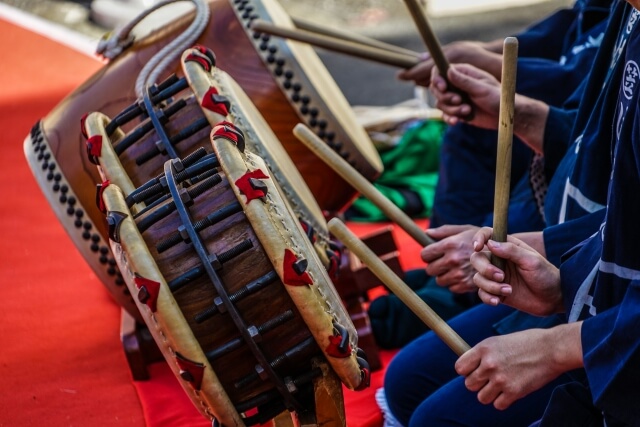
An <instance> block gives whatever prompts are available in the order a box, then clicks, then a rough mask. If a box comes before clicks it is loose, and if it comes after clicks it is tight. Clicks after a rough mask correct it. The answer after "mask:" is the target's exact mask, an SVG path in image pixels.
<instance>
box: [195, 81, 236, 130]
mask: <svg viewBox="0 0 640 427" xmlns="http://www.w3.org/2000/svg"><path fill="white" fill-rule="evenodd" d="M202 107H203V108H206V109H207V110H209V111H213V112H214V113H218V114H220V115H221V116H225V117H226V116H227V115H228V114H229V101H228V100H227V99H226V98H224V97H222V96H220V95H219V94H218V89H216V88H215V87H210V88H209V90H208V91H207V93H205V94H204V96H203V97H202ZM226 123H228V122H226ZM216 128H217V126H216ZM214 130H215V128H214ZM234 142H237V138H236V139H235V140H234Z"/></svg>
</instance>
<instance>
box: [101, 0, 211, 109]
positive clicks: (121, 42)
mask: <svg viewBox="0 0 640 427" xmlns="http://www.w3.org/2000/svg"><path fill="white" fill-rule="evenodd" d="M178 1H184V0H166V1H163V2H160V3H158V4H156V5H154V6H152V7H150V8H149V9H146V10H144V11H142V12H141V13H140V14H139V15H138V16H136V17H135V18H134V19H133V20H132V21H131V22H129V23H128V24H127V25H125V26H124V27H122V28H120V29H118V30H115V31H113V32H111V33H107V34H106V35H105V36H104V37H103V38H102V39H101V40H100V41H99V42H98V47H97V48H96V53H97V54H98V55H100V56H102V57H104V58H107V59H113V58H115V57H117V56H118V55H120V54H121V53H122V52H123V51H124V50H125V49H126V48H128V47H129V46H131V44H133V41H134V37H133V35H132V34H131V32H132V31H133V29H134V28H135V27H136V26H137V25H138V24H139V23H140V22H141V21H142V20H143V19H144V18H146V17H147V16H149V15H150V14H151V13H152V12H154V11H156V10H158V9H160V8H162V7H164V6H166V5H168V4H171V3H176V2H178ZM189 1H191V2H192V3H194V5H195V16H194V18H193V22H191V25H189V27H188V28H187V29H186V30H185V31H184V32H182V33H181V34H180V35H179V36H178V37H176V38H175V39H174V40H173V41H171V43H169V44H168V45H166V46H165V47H163V48H162V49H161V50H160V51H159V52H158V53H156V54H155V55H154V56H153V57H152V58H151V59H150V60H149V61H148V62H147V63H146V65H145V66H144V67H143V68H142V71H140V74H139V75H138V79H137V80H136V86H135V90H136V94H137V96H138V97H142V96H143V94H144V92H145V88H146V87H147V86H148V85H150V84H153V83H155V82H156V80H158V78H159V77H160V75H161V74H162V73H163V72H164V71H165V70H166V69H167V68H168V67H169V65H170V64H172V63H173V62H175V61H176V59H177V58H178V57H179V56H180V55H182V52H183V51H184V50H185V49H187V48H189V47H191V46H192V45H193V44H194V43H195V41H196V40H197V39H198V37H200V34H202V32H203V31H204V29H205V28H206V26H207V23H208V22H209V14H210V11H209V6H208V5H207V2H206V0H189Z"/></svg>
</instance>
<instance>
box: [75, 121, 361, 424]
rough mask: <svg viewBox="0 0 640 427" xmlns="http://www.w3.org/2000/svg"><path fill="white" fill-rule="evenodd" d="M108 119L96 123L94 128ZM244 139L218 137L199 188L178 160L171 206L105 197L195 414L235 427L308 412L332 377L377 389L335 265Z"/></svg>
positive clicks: (157, 334)
mask: <svg viewBox="0 0 640 427" xmlns="http://www.w3.org/2000/svg"><path fill="white" fill-rule="evenodd" d="M99 121H100V116H94V115H92V116H90V117H89V118H88V120H87V127H88V129H90V130H93V129H94V125H98V126H99ZM236 136H237V135H236V134H234V133H233V132H229V130H228V129H226V128H225V127H224V126H219V127H217V128H216V129H214V132H213V133H212V142H211V144H212V145H213V152H212V153H210V154H208V155H207V156H206V158H203V159H201V160H200V161H198V162H196V163H194V165H193V166H192V167H196V168H199V169H200V170H199V172H200V173H199V179H198V180H197V182H194V181H192V180H186V179H185V178H184V177H185V173H184V171H185V170H186V169H185V168H184V165H182V164H181V162H180V161H178V160H169V161H167V162H166V163H165V164H164V172H165V173H164V176H162V177H161V179H160V181H161V182H163V184H162V185H161V186H162V188H163V190H162V193H163V194H165V196H164V197H163V198H162V199H157V200H156V202H155V203H154V204H152V205H149V206H146V207H141V206H139V205H137V204H134V205H131V203H127V201H126V198H127V197H126V196H125V192H123V190H122V189H121V188H120V187H119V186H118V185H115V184H113V183H105V184H104V185H103V186H102V188H101V190H100V192H99V200H100V205H101V208H102V210H103V211H104V214H105V215H106V218H107V223H108V224H109V227H108V228H109V238H110V245H111V249H112V251H113V253H114V254H115V258H116V260H117V263H118V266H119V268H120V269H121V271H122V272H123V273H122V274H123V277H124V280H125V282H126V285H127V287H128V289H129V290H130V292H131V294H132V295H134V297H135V298H134V299H135V301H136V304H137V307H138V309H139V310H140V313H141V315H142V317H143V318H144V321H145V322H146V324H147V326H148V327H149V330H150V331H151V333H152V334H153V336H154V338H155V340H156V342H157V343H158V345H159V347H160V349H161V351H162V352H163V354H164V356H165V358H166V360H167V361H168V363H169V365H170V366H171V368H172V369H173V371H174V373H175V374H176V376H177V377H178V380H179V381H180V383H181V385H182V386H183V388H184V389H185V391H186V392H187V393H188V395H189V396H190V397H191V399H192V401H193V402H194V404H195V405H196V407H197V408H198V409H199V410H200V412H201V413H202V414H203V415H205V416H206V417H208V418H210V419H215V420H217V421H218V422H219V423H222V425H225V426H236V425H254V424H258V423H263V422H265V421H266V420H269V419H271V418H273V417H274V416H276V415H277V414H279V413H280V412H282V411H283V410H285V409H288V410H290V411H295V412H297V413H305V412H306V411H308V410H309V408H311V409H313V404H311V406H310V404H309V401H313V400H314V383H315V382H317V381H318V380H321V379H322V378H324V377H327V376H335V375H337V376H338V377H339V378H340V380H341V381H342V382H343V383H344V384H345V385H346V386H347V387H349V388H352V389H360V388H363V387H366V386H367V385H368V369H367V367H366V362H364V360H363V359H362V358H360V357H358V355H357V335H356V332H355V330H354V328H353V325H352V323H351V321H350V319H349V317H348V315H347V314H346V313H345V311H344V309H343V307H342V304H341V301H340V299H339V297H338V296H337V293H336V291H335V289H334V287H333V285H332V283H331V281H330V280H329V278H328V276H327V273H326V270H325V268H324V266H323V265H322V264H321V262H320V261H319V259H318V258H317V255H316V253H315V250H314V249H313V247H312V246H311V244H310V241H309V239H308V238H307V236H306V235H305V234H304V232H303V229H302V227H301V225H300V223H299V221H298V220H297V219H296V218H295V215H294V214H293V213H292V212H291V210H290V209H289V207H288V205H287V203H286V202H285V200H284V199H283V197H282V196H281V194H280V192H279V190H278V187H277V186H276V185H275V183H274V179H273V175H272V173H271V171H270V170H269V168H268V167H267V166H266V164H265V163H264V162H263V161H262V159H261V158H260V157H259V156H257V155H255V154H253V153H251V152H250V151H249V149H248V148H247V149H246V150H244V151H243V150H242V144H241V143H239V141H238V139H237V138H236ZM201 163H207V165H204V166H202V165H201ZM108 167H110V168H111V167H113V168H116V169H117V163H116V164H113V165H110V166H108ZM104 168H105V165H104V164H103V165H102V166H101V169H104ZM187 169H188V168H187ZM103 173H104V171H103ZM109 174H111V175H112V176H114V177H115V176H118V175H124V172H119V171H117V170H114V171H111V172H109ZM135 191H136V190H135V189H134V190H133V192H135ZM150 218H151V219H150ZM141 224H145V225H143V226H141ZM323 366H324V369H323V368H322V367H323ZM327 367H330V368H328V370H327ZM338 390H340V388H339V387H338ZM325 421H327V420H325ZM334 421H335V420H334ZM334 421H327V422H328V424H327V425H340V422H337V423H336V422H334Z"/></svg>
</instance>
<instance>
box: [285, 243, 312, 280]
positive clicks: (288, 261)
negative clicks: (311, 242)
mask: <svg viewBox="0 0 640 427" xmlns="http://www.w3.org/2000/svg"><path fill="white" fill-rule="evenodd" d="M297 262H298V258H297V257H296V254H294V253H293V251H292V250H291V249H285V250H284V261H283V265H282V271H283V275H284V277H283V279H282V281H283V282H284V284H285V285H289V286H304V285H312V284H313V281H312V280H311V276H309V273H307V272H306V271H303V272H302V273H298V272H297V271H296V269H295V267H294V264H295V263H297Z"/></svg>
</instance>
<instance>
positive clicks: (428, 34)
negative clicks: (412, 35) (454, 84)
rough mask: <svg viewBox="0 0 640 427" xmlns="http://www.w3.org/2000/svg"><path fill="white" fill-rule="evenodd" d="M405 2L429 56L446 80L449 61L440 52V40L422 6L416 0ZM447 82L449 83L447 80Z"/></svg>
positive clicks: (406, 0)
mask: <svg viewBox="0 0 640 427" xmlns="http://www.w3.org/2000/svg"><path fill="white" fill-rule="evenodd" d="M405 3H406V5H407V9H409V13H411V17H412V18H413V21H414V22H415V23H416V27H418V31H419V32H420V35H421V36H422V41H424V44H425V45H426V46H427V50H428V51H429V54H430V55H431V58H433V62H435V64H436V67H438V70H439V71H440V74H441V75H442V77H443V78H444V79H445V80H447V70H449V61H447V57H446V56H444V52H442V47H440V42H439V41H438V38H437V37H436V34H435V33H434V32H433V30H432V29H431V25H430V24H429V20H428V19H427V17H426V15H425V14H424V10H423V8H422V6H421V5H420V4H419V3H418V0H405ZM447 84H449V81H448V80H447Z"/></svg>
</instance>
